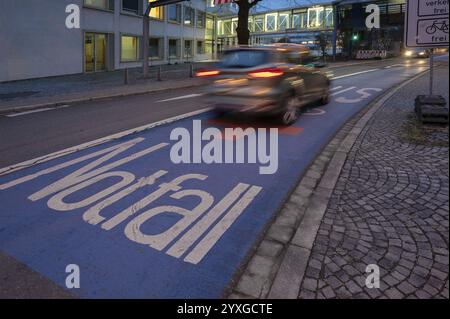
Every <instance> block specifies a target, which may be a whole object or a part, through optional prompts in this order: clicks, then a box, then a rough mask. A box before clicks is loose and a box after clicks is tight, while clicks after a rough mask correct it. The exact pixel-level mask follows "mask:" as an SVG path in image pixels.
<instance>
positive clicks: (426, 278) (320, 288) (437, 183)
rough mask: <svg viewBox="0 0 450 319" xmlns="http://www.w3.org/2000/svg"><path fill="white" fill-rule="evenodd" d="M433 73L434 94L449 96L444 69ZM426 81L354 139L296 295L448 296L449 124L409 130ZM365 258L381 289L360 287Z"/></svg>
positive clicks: (414, 86)
mask: <svg viewBox="0 0 450 319" xmlns="http://www.w3.org/2000/svg"><path fill="white" fill-rule="evenodd" d="M436 77H437V79H439V81H437V87H436V92H437V93H439V94H442V95H443V96H444V97H445V98H446V100H447V101H449V99H448V69H440V70H439V71H438V72H436ZM427 81H428V78H427V77H426V76H425V77H422V78H420V79H419V80H417V81H415V82H413V83H411V84H410V85H408V86H406V87H404V88H403V89H401V90H400V91H399V92H398V93H397V94H395V95H394V96H393V97H392V98H391V99H390V100H389V101H387V103H385V105H384V106H383V107H382V108H381V109H380V110H379V111H378V112H377V113H376V114H375V116H374V117H373V119H372V120H371V122H370V123H369V125H368V126H367V127H366V128H365V130H364V131H363V132H362V134H361V135H360V136H359V138H358V139H357V141H356V143H355V145H354V146H353V148H352V150H351V151H350V153H349V155H348V157H347V161H346V163H345V165H344V167H343V170H342V173H341V176H340V178H339V180H338V182H337V185H336V188H335V190H334V192H333V194H332V197H331V200H330V202H329V206H328V208H327V211H326V213H325V216H324V219H323V222H322V224H321V226H320V229H319V232H318V235H317V237H316V240H315V244H314V247H313V251H312V254H311V258H310V260H309V262H308V267H307V269H306V275H305V278H304V280H303V283H302V285H301V289H300V298H323V297H326V298H330V297H338V298H350V297H354V298H375V297H381V298H405V297H411V298H431V297H433V298H434V297H443V298H448V288H449V281H448V271H449V268H448V267H449V266H448V264H449V251H448V244H449V196H448V191H449V188H448V186H449V169H448V160H449V153H448V127H447V128H439V127H438V128H435V129H433V128H431V127H428V131H425V132H423V133H422V134H424V135H426V136H424V138H426V140H425V141H416V140H415V139H414V136H411V135H412V134H413V132H412V129H413V128H412V127H411V126H412V125H414V124H411V122H412V121H414V117H413V116H412V115H413V114H412V110H413V108H412V106H413V105H414V98H415V96H416V95H417V94H426V91H427V84H428V83H427ZM427 135H428V136H427ZM427 137H428V138H427ZM445 137H446V142H447V144H446V145H445V143H442V142H443V140H444V139H445ZM368 264H377V265H378V266H379V267H380V279H381V282H380V288H379V289H368V288H366V287H365V268H366V266H367V265H368Z"/></svg>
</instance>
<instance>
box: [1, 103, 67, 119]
mask: <svg viewBox="0 0 450 319" xmlns="http://www.w3.org/2000/svg"><path fill="white" fill-rule="evenodd" d="M68 106H69V105H61V106H58V107H46V108H43V109H36V110H31V111H25V112H20V113H11V114H7V115H5V116H6V117H16V116H22V115H28V114H33V113H39V112H45V111H51V110H57V109H62V108H65V107H68Z"/></svg>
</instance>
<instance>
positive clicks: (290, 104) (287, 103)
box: [280, 94, 300, 125]
mask: <svg viewBox="0 0 450 319" xmlns="http://www.w3.org/2000/svg"><path fill="white" fill-rule="evenodd" d="M283 104H284V108H283V111H282V112H281V117H280V121H281V124H283V125H291V124H292V123H294V122H295V121H297V119H298V117H299V116H300V109H299V103H298V99H297V97H296V96H295V95H294V94H291V95H289V96H287V97H286V98H285V99H284V102H283Z"/></svg>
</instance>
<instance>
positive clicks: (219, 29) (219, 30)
mask: <svg viewBox="0 0 450 319" xmlns="http://www.w3.org/2000/svg"><path fill="white" fill-rule="evenodd" d="M224 33H225V31H224V27H223V21H222V20H219V21H217V34H218V35H224Z"/></svg>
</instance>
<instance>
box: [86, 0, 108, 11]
mask: <svg viewBox="0 0 450 319" xmlns="http://www.w3.org/2000/svg"><path fill="white" fill-rule="evenodd" d="M84 4H85V5H86V6H88V7H93V8H99V9H105V10H114V1H111V0H84Z"/></svg>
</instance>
